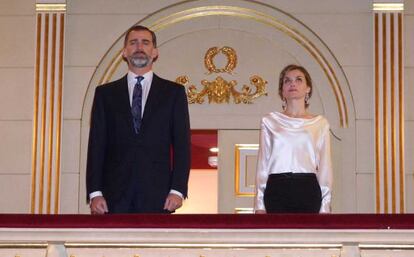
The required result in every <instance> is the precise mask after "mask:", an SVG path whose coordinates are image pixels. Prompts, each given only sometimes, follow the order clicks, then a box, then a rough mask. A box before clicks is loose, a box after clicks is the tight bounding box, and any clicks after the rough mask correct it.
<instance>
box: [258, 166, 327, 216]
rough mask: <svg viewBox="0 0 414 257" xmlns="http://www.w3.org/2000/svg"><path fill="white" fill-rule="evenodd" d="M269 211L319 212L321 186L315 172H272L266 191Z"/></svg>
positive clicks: (265, 202)
mask: <svg viewBox="0 0 414 257" xmlns="http://www.w3.org/2000/svg"><path fill="white" fill-rule="evenodd" d="M263 200H264V204H265V208H266V212H267V213H319V210H320V208H321V203H322V194H321V188H320V186H319V183H318V180H317V178H316V175H315V174H314V173H291V172H289V173H280V174H270V176H269V178H268V180H267V183H266V189H265V192H264V198H263Z"/></svg>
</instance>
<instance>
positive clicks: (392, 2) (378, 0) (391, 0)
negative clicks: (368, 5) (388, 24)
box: [372, 0, 404, 12]
mask: <svg viewBox="0 0 414 257" xmlns="http://www.w3.org/2000/svg"><path fill="white" fill-rule="evenodd" d="M372 10H373V11H376V12H384V11H394V12H395V11H404V0H373V3H372Z"/></svg>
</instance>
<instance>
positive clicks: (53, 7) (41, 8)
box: [36, 3, 66, 12]
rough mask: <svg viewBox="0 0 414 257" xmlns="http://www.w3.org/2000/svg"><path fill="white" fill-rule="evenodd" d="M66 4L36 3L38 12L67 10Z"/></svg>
mask: <svg viewBox="0 0 414 257" xmlns="http://www.w3.org/2000/svg"><path fill="white" fill-rule="evenodd" d="M65 11H66V4H43V3H38V4H36V12H65Z"/></svg>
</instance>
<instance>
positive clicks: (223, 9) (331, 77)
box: [99, 5, 349, 127]
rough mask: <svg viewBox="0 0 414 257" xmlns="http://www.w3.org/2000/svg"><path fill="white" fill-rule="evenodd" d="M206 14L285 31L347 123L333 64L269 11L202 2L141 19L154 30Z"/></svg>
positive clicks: (113, 66) (106, 77)
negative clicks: (311, 62)
mask: <svg viewBox="0 0 414 257" xmlns="http://www.w3.org/2000/svg"><path fill="white" fill-rule="evenodd" d="M206 16H232V17H239V18H242V19H250V20H253V21H255V22H258V23H262V24H265V25H268V26H270V27H273V28H275V29H277V30H279V31H281V32H283V33H285V34H286V35H288V36H289V37H290V38H292V39H293V40H294V41H296V42H297V43H298V44H299V45H300V46H302V47H303V48H304V49H305V50H306V51H307V52H308V53H309V54H310V55H311V56H312V57H313V58H314V59H315V61H316V62H317V63H318V64H319V66H320V67H321V68H322V70H323V72H324V73H325V75H326V77H327V79H328V81H329V85H330V86H331V88H332V91H333V94H334V96H335V100H336V103H337V110H338V118H339V123H340V126H341V127H348V125H349V121H348V107H347V105H346V101H345V96H344V94H343V92H342V89H341V85H340V82H339V79H338V77H337V76H336V74H335V70H334V68H333V66H332V64H330V63H329V62H328V60H327V58H326V57H325V55H324V54H323V53H322V52H321V50H319V49H318V48H317V47H316V46H315V45H314V43H313V42H312V41H310V40H309V38H307V37H306V36H305V35H304V34H302V33H300V32H299V31H297V30H296V29H295V28H294V27H292V26H290V25H288V24H286V23H283V22H281V21H280V20H278V19H277V18H276V17H274V16H272V15H269V14H267V13H264V12H260V11H257V10H253V9H249V8H244V7H237V6H225V5H216V6H202V7H195V8H189V9H186V10H184V11H178V12H175V13H173V14H170V15H166V16H164V17H162V18H160V19H158V20H154V21H152V20H149V21H147V22H144V23H145V25H147V26H148V27H149V28H150V29H152V30H154V31H155V32H157V31H161V30H163V29H166V28H167V27H170V26H172V25H174V24H177V23H180V22H184V21H188V20H191V19H196V18H200V17H206ZM144 21H145V20H144ZM139 23H140V22H139ZM302 26H303V24H302ZM122 37H123V35H122V36H121V37H120V39H122ZM316 40H318V39H316ZM120 47H122V46H120ZM121 51H122V49H120V50H118V51H116V53H115V55H114V57H113V59H112V60H111V61H110V63H109V64H108V66H107V68H106V69H105V71H104V73H103V74H102V75H101V76H100V79H99V84H103V83H107V82H109V81H110V80H111V79H112V76H113V74H114V73H115V71H116V70H117V69H118V67H119V65H120V64H121V62H122V61H123V60H122V55H121ZM328 51H329V50H328ZM333 59H334V58H333ZM332 62H335V60H332Z"/></svg>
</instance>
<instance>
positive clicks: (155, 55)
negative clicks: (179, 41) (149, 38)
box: [151, 48, 158, 62]
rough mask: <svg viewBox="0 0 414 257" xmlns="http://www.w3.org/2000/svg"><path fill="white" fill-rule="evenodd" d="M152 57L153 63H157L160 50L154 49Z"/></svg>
mask: <svg viewBox="0 0 414 257" xmlns="http://www.w3.org/2000/svg"><path fill="white" fill-rule="evenodd" d="M151 57H152V61H153V62H155V61H156V60H157V59H158V48H154V49H153V50H152V55H151Z"/></svg>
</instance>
